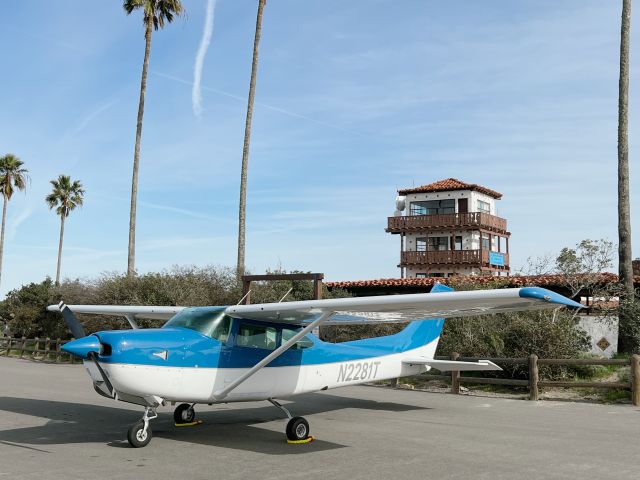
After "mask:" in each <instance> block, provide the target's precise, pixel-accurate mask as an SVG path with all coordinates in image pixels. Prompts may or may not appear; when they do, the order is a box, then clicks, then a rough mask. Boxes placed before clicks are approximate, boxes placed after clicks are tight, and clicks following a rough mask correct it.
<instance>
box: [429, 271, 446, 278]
mask: <svg viewBox="0 0 640 480" xmlns="http://www.w3.org/2000/svg"><path fill="white" fill-rule="evenodd" d="M429 276H430V277H444V273H440V272H431V273H430V274H429Z"/></svg>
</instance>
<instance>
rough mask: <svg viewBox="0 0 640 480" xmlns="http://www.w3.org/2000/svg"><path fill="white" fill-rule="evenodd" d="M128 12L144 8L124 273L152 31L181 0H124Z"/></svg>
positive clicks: (131, 267)
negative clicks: (140, 71) (142, 54)
mask: <svg viewBox="0 0 640 480" xmlns="http://www.w3.org/2000/svg"><path fill="white" fill-rule="evenodd" d="M122 6H123V7H124V10H125V11H126V12H127V15H129V14H130V13H131V12H133V11H134V10H138V9H141V10H142V11H143V12H144V16H143V23H144V38H145V48H144V61H143V63H142V79H141V81H140V100H139V102H138V121H137V124H136V145H135V148H134V150H133V176H132V179H131V210H130V213H129V255H128V258H127V275H128V276H130V277H132V276H133V275H135V273H136V265H135V264H136V208H137V204H138V167H139V164H140V140H141V139H142V117H143V116H144V95H145V93H146V90H147V71H148V70H149V54H150V53H151V34H152V32H153V30H158V28H164V24H165V22H166V23H171V22H172V21H173V18H174V17H175V16H180V15H182V13H183V8H182V2H180V0H124V3H123V5H122Z"/></svg>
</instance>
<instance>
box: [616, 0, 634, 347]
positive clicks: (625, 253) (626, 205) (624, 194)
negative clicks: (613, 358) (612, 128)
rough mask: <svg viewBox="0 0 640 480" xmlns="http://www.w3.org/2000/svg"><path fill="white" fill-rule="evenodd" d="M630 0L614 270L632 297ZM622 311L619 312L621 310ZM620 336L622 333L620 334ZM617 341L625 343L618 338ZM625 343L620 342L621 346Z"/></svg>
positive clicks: (625, 20) (624, 32)
mask: <svg viewBox="0 0 640 480" xmlns="http://www.w3.org/2000/svg"><path fill="white" fill-rule="evenodd" d="M630 30H631V0H622V22H621V28H620V81H619V85H618V89H619V94H618V272H619V277H620V283H621V284H622V287H623V291H624V297H625V298H626V299H627V300H633V298H634V289H633V265H632V258H633V257H632V256H631V208H630V202H629V132H628V122H629V31H630ZM621 313H623V312H621ZM625 316H627V315H624V314H622V315H621V317H620V329H621V330H622V331H627V328H625V327H626V324H627V323H628V322H630V321H633V319H631V318H623V317H625ZM623 337H624V335H623ZM621 343H623V344H625V343H628V342H626V341H625V339H624V338H621ZM627 347H629V345H621V349H623V348H627Z"/></svg>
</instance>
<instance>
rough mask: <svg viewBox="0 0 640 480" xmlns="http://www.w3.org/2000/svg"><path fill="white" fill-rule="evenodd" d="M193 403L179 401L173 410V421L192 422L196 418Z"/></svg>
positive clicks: (179, 422)
mask: <svg viewBox="0 0 640 480" xmlns="http://www.w3.org/2000/svg"><path fill="white" fill-rule="evenodd" d="M193 405H195V404H188V403H181V404H180V405H178V406H177V407H176V409H175V410H174V411H173V421H174V422H175V424H176V425H184V424H189V423H193V422H194V421H195V419H196V411H195V410H194V408H193Z"/></svg>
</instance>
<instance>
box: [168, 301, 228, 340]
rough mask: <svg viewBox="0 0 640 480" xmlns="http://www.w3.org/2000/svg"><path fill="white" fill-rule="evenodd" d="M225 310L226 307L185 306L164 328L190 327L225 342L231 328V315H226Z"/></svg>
mask: <svg viewBox="0 0 640 480" xmlns="http://www.w3.org/2000/svg"><path fill="white" fill-rule="evenodd" d="M224 310H225V307H192V308H185V309H184V310H182V311H181V312H179V313H178V314H176V315H175V316H174V317H173V318H171V320H169V321H168V322H167V323H165V324H164V326H163V327H162V328H174V327H182V328H188V329H190V330H195V331H196V332H200V333H201V334H202V335H206V336H207V337H211V338H215V339H216V340H219V341H220V342H223V343H224V342H226V341H227V339H228V338H229V331H230V330H231V317H229V316H227V315H225V313H224Z"/></svg>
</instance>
